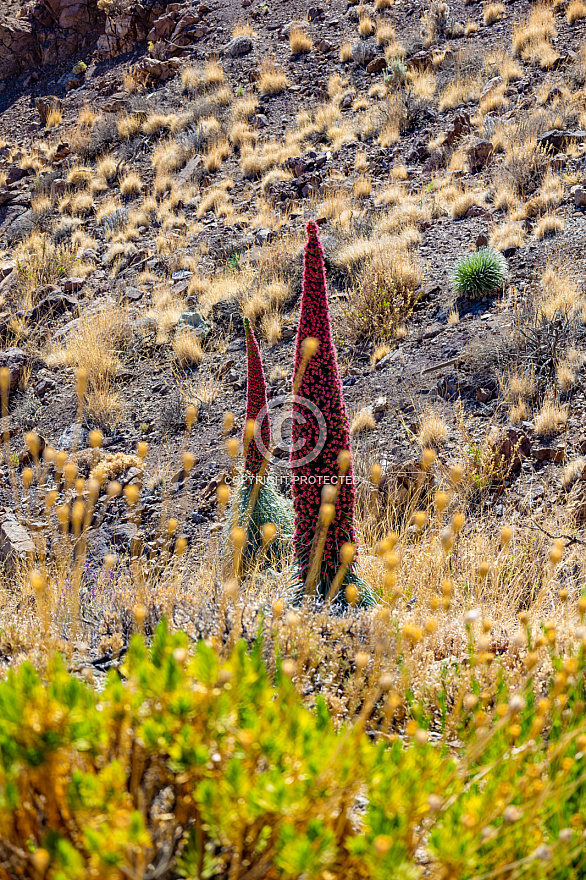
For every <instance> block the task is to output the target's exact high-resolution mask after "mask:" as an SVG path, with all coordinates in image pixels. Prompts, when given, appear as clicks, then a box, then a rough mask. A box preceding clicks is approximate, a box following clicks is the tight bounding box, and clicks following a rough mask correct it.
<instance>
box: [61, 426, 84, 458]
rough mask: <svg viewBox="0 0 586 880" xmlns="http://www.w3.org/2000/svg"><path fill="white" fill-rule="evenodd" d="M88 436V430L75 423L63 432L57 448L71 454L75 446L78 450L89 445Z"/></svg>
mask: <svg viewBox="0 0 586 880" xmlns="http://www.w3.org/2000/svg"><path fill="white" fill-rule="evenodd" d="M88 436H89V432H88V431H87V429H86V428H84V427H83V426H82V425H76V424H75V423H74V424H72V425H70V426H69V427H68V428H66V429H65V431H63V433H62V434H61V436H60V437H59V440H58V441H57V446H58V448H59V449H63V450H64V451H65V452H70V451H71V450H72V449H73V448H74V446H75V447H76V448H77V449H83V448H84V447H85V445H86V443H87V439H88Z"/></svg>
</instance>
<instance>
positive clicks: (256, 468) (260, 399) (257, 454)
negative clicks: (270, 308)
mask: <svg viewBox="0 0 586 880" xmlns="http://www.w3.org/2000/svg"><path fill="white" fill-rule="evenodd" d="M244 332H245V333H246V359H247V367H248V372H247V384H246V421H247V422H250V421H251V420H252V421H255V422H257V429H256V430H257V431H259V430H260V439H261V440H262V444H263V446H264V448H265V449H266V450H269V449H270V448H271V424H270V421H269V417H268V409H267V386H266V382H265V373H264V369H263V365H262V360H261V357H260V351H259V348H258V342H257V341H256V336H255V335H254V330H253V329H252V327H251V326H250V321H249V320H248V318H245V319H244ZM261 411H262V416H261V423H260V425H258V418H259V413H261ZM244 445H245V449H246V457H245V461H244V467H245V469H246V470H247V471H248V472H249V473H250V474H253V475H254V476H256V475H257V474H258V473H259V472H260V469H261V467H262V463H263V460H264V458H265V456H264V455H263V452H262V447H259V445H258V442H257V436H256V433H255V436H254V437H252V438H250V439H249V437H248V436H247V429H246V426H245V428H244Z"/></svg>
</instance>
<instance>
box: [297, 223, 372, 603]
mask: <svg viewBox="0 0 586 880" xmlns="http://www.w3.org/2000/svg"><path fill="white" fill-rule="evenodd" d="M307 235H308V239H307V244H306V246H305V258H304V266H303V287H302V295H301V313H300V318H299V327H298V330H297V340H296V347H295V366H294V372H293V387H294V388H295V387H296V384H295V382H296V377H297V376H298V373H299V371H300V369H303V368H305V369H304V373H303V376H302V379H301V382H300V384H299V387H298V388H296V395H297V398H299V397H301V398H306V399H307V400H309V401H311V403H312V404H314V405H315V406H316V407H317V409H318V410H319V411H320V412H321V414H322V415H323V417H324V419H325V425H326V429H327V435H326V439H325V444H324V446H323V448H322V449H321V451H320V452H319V453H318V454H317V456H316V457H315V458H314V459H313V460H312V461H307V462H306V463H303V464H300V465H297V462H298V461H299V460H300V459H302V458H306V457H308V453H310V452H311V450H312V449H317V447H318V445H319V425H318V421H317V419H316V418H315V416H314V415H312V413H311V412H310V411H309V410H308V407H307V405H306V404H303V403H302V402H300V401H299V400H298V399H296V398H294V401H293V419H292V438H291V439H292V446H291V456H290V462H291V468H292V475H293V481H292V492H293V507H294V511H295V535H294V550H295V556H296V559H297V564H298V567H299V577H300V580H301V581H302V582H305V579H306V577H307V573H308V568H309V565H310V561H311V551H310V548H311V545H312V541H313V538H314V535H315V533H316V531H317V530H318V528H319V509H320V504H321V501H322V494H321V493H322V488H323V487H324V486H326V485H331V484H333V483H335V482H336V479H337V478H338V477H339V464H338V455H339V454H340V452H341V451H342V450H348V452H349V453H350V452H351V445H350V423H349V421H348V416H347V414H346V406H345V403H344V396H343V393H342V383H341V381H340V373H339V370H338V361H337V357H336V349H335V346H334V341H333V338H332V329H331V324H330V312H329V306H328V295H327V286H326V272H325V259H324V252H323V248H322V245H321V242H320V240H319V236H318V227H317V224H316V223H315V222H314V221H310V222H309V223H308V224H307ZM308 337H314V338H315V339H317V340H318V342H319V347H318V349H317V352H316V353H315V354H314V355H313V357H311V358H310V359H309V360H307V357H305V358H304V356H303V352H302V346H303V341H304V340H305V339H307V338H308ZM296 414H297V416H296ZM310 457H311V456H310ZM354 497H355V491H354V482H353V474H352V459H351V457H350V461H349V467H348V470H347V471H346V474H345V476H344V477H343V478H342V481H341V485H340V486H339V492H338V495H337V498H336V505H335V515H334V518H333V521H332V523H331V525H330V527H329V530H328V534H327V538H326V542H325V547H324V552H323V557H322V563H321V570H320V572H319V574H318V580H317V583H318V589H319V592H320V593H321V594H322V596H325V595H326V594H327V590H328V587H329V584H330V583H331V581H332V579H333V578H334V577H335V575H336V572H337V571H338V569H339V567H340V548H341V546H342V545H343V544H344V543H345V542H348V541H349V542H351V543H352V544H354V545H355V544H356V536H355V531H354Z"/></svg>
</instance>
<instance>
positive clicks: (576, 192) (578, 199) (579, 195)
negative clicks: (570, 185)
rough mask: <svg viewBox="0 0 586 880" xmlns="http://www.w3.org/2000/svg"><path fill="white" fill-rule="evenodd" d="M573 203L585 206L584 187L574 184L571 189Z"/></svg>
mask: <svg viewBox="0 0 586 880" xmlns="http://www.w3.org/2000/svg"><path fill="white" fill-rule="evenodd" d="M572 192H573V196H574V205H575V206H576V207H577V208H586V189H584V188H583V187H581V186H575V187H574V189H573V191H572Z"/></svg>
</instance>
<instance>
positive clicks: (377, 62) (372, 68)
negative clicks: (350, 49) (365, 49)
mask: <svg viewBox="0 0 586 880" xmlns="http://www.w3.org/2000/svg"><path fill="white" fill-rule="evenodd" d="M386 66H387V59H386V58H384V57H383V56H381V57H380V58H373V60H372V61H369V63H368V64H367V65H366V72H367V73H380V72H381V70H385V69H386Z"/></svg>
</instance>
